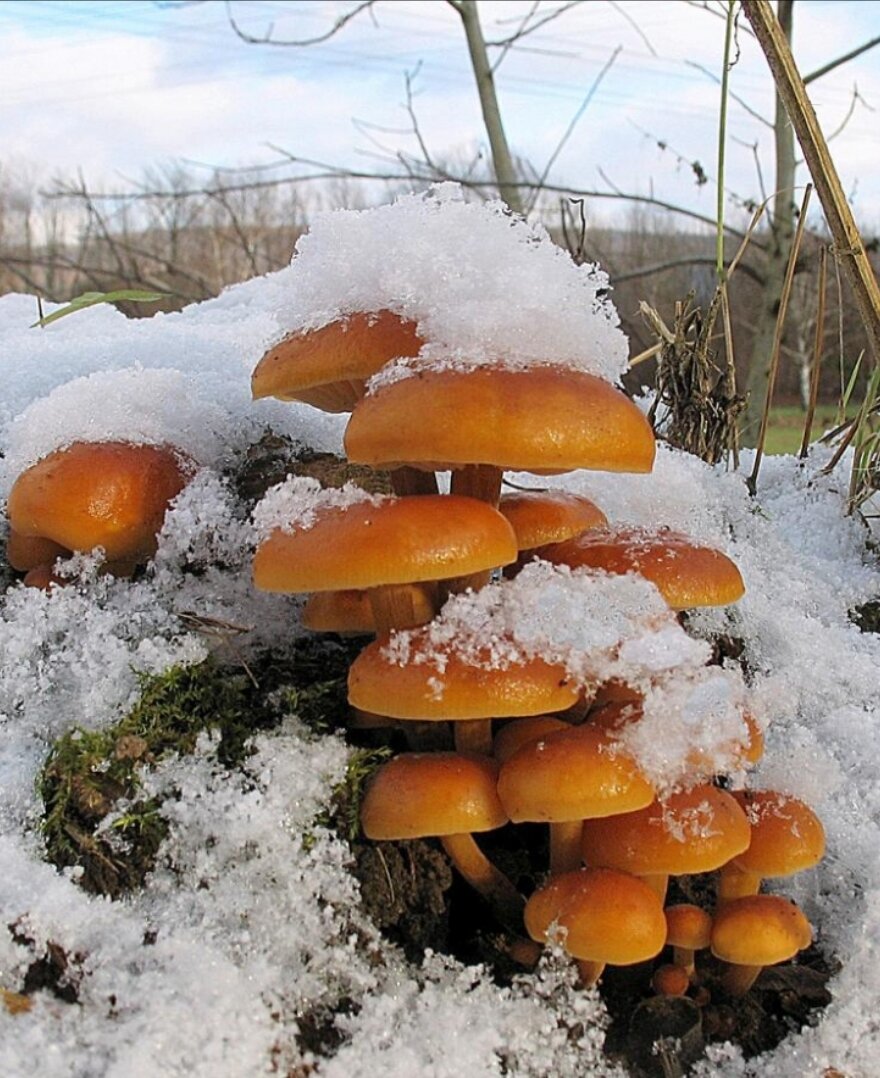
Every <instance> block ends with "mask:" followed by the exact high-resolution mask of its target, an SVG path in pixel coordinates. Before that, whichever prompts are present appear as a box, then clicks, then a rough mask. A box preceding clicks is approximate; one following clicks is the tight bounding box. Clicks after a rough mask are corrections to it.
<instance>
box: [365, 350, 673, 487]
mask: <svg viewBox="0 0 880 1078" xmlns="http://www.w3.org/2000/svg"><path fill="white" fill-rule="evenodd" d="M345 451H346V455H347V456H348V459H349V460H351V461H353V462H354V463H357V464H370V465H374V466H376V465H382V466H384V467H391V468H393V467H397V466H400V465H417V466H419V467H424V468H429V469H431V470H434V471H436V470H443V469H444V468H461V467H464V466H466V465H470V464H481V465H493V466H495V467H497V468H513V469H516V470H525V471H533V472H539V473H552V472H565V471H570V470H571V469H573V468H593V469H600V470H602V471H617V472H649V471H650V470H651V468H652V467H653V464H654V435H653V432H652V431H651V427H650V425H649V423H648V421H647V420H646V419H645V417H644V416H643V415H642V413H641V412H640V411H639V409H638V408H637V407H636V406H635V405H634V404H633V403H632V401H631V400H630V399H629V398H628V397H626V396H625V395H624V394H623V393H621V392H620V391H619V390H617V389H615V388H614V386H612V385H611V384H610V383H609V382H605V381H603V380H602V379H601V378H597V377H595V376H594V375H591V374H584V373H582V372H580V371H573V370H565V369H563V368H560V367H532V368H529V369H527V370H507V369H503V368H478V369H476V370H471V371H458V370H440V371H431V370H429V371H424V372H420V373H419V374H417V375H415V376H413V377H408V378H402V379H400V380H399V381H396V382H392V383H389V384H387V385H383V386H381V387H380V388H379V389H377V390H376V391H375V392H374V393H371V394H370V395H369V396H367V397H365V398H364V399H363V400H362V401H360V402H359V403H358V404H357V406H356V407H355V409H354V411H353V412H352V416H351V419H350V421H349V424H348V428H347V430H346V432H345Z"/></svg>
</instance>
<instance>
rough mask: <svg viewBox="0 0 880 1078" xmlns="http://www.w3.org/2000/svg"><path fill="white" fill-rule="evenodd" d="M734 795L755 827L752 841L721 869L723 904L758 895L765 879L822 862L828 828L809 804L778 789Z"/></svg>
mask: <svg viewBox="0 0 880 1078" xmlns="http://www.w3.org/2000/svg"><path fill="white" fill-rule="evenodd" d="M733 796H734V797H735V798H736V800H737V801H738V802H739V804H740V805H741V806H742V807H743V809H744V811H745V814H746V816H747V818H748V820H749V822H750V824H751V829H752V839H751V842H750V843H749V846H748V849H746V850H744V851H743V852H742V853H740V854H738V855H737V856H736V857H735V858H733V859H732V860H731V862H730V863H729V864H727V865H725V866H724V868H723V869H722V870H721V874H720V878H719V881H718V901H719V902H727V901H729V900H730V899H734V898H741V897H743V896H745V895H755V894H757V893H758V890H759V889H760V887H761V880H762V879H763V878H764V877H765V876H769V877H776V876H791V875H793V874H794V873H795V872H801V871H803V870H804V869H807V868H812V867H813V866H814V865H816V864H818V863H819V861H821V859H822V855H823V854H824V853H825V829H824V827H823V826H822V821H821V820H820V819H819V817H818V816H817V815H816V813H815V812H813V810H812V809H811V808H810V807H809V805H805V804H804V802H803V801H800V800H798V798H796V797H789V796H788V795H787V794H783V793H778V792H777V791H775V790H737V791H736V792H735V793H734V795H733Z"/></svg>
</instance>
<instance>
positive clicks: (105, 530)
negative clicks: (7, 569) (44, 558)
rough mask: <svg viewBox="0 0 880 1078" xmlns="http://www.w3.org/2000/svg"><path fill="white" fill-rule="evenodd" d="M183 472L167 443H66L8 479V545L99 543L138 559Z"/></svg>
mask: <svg viewBox="0 0 880 1078" xmlns="http://www.w3.org/2000/svg"><path fill="white" fill-rule="evenodd" d="M191 470H192V464H191V462H189V461H187V460H186V459H185V458H184V457H183V456H182V455H181V454H180V453H179V452H177V451H176V450H174V449H171V448H170V447H168V446H157V445H134V444H131V443H129V442H73V443H72V444H71V445H69V446H67V447H66V448H64V449H58V450H55V452H53V453H50V454H49V455H48V456H46V457H43V459H42V460H40V461H38V462H37V463H36V464H34V465H33V466H32V467H30V468H28V469H27V470H26V471H24V472H22V474H21V475H20V476H19V477H18V479H16V481H15V483H14V484H13V487H12V490H11V492H10V494H9V501H8V503H7V512H8V514H9V521H10V524H11V526H12V529H13V532H14V533H15V536H16V538H15V540H14V545H15V544H21V543H22V541H23V540H31V539H33V540H36V539H39V540H48V541H50V543H52V544H57V545H58V546H59V547H61V548H64V550H65V551H74V550H76V551H89V550H93V549H94V548H95V547H98V546H100V547H103V548H104V551H105V553H106V556H107V560H108V561H127V562H132V561H146V560H147V559H148V558H149V557H150V556H151V555H152V554H153V553H154V552H155V550H156V535H157V533H158V532H159V531H160V529H161V527H162V522H163V520H164V519H165V512H166V510H167V508H168V504H169V502H170V501H171V500H172V498H174V497H175V496H176V495H177V494H179V493H180V491H181V490H182V489H183V487H184V486H185V485H186V482H187V479H188V477H189V474H190V472H191ZM19 549H21V547H20V546H19ZM25 560H26V559H25ZM22 567H23V568H33V567H34V566H30V565H26V564H23V563H22Z"/></svg>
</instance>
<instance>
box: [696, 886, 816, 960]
mask: <svg viewBox="0 0 880 1078" xmlns="http://www.w3.org/2000/svg"><path fill="white" fill-rule="evenodd" d="M812 939H813V930H812V928H811V927H810V923H809V921H808V920H807V919H806V917H805V916H804V915H803V913H802V912H801V910H800V909H799V908H798V907H797V906H796V905H795V904H794V902H792V901H790V900H789V899H787V898H782V897H781V896H779V895H748V896H746V897H745V898H734V899H732V900H731V901H730V902H726V903H725V904H724V905H723V906H721V907H720V908H719V909H718V911H717V913H716V914H715V920H714V922H713V925H712V954H714V955H715V957H716V958H720V959H721V960H722V961H724V962H730V963H731V964H732V965H735V966H773V965H776V963H777V962H785V961H787V960H788V959H789V958H793V957H794V955H796V954H797V952H798V951H801V950H803V949H804V947H809V945H810V943H811V942H812Z"/></svg>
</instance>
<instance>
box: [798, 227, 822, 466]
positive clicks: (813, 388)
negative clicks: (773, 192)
mask: <svg viewBox="0 0 880 1078" xmlns="http://www.w3.org/2000/svg"><path fill="white" fill-rule="evenodd" d="M827 274H828V248H827V247H826V246H824V244H823V246H822V247H820V248H819V283H818V290H819V295H818V299H817V304H816V334H815V337H814V338H813V356H812V361H811V362H812V366H811V368H810V402H809V404H808V405H807V415H806V419H805V420H804V437H803V440H802V442H801V449H800V453H799V454H798V456H799V457H800V459H801V460H804V459H805V458H806V456H807V451H808V450H809V447H810V438H811V436H812V433H813V417H814V416H815V414H816V402H817V401H818V399H819V375H820V373H821V370H822V341H823V339H824V336H825V281H826V277H827Z"/></svg>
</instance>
